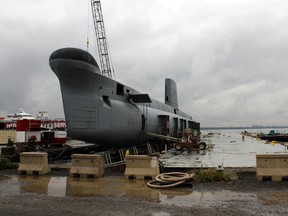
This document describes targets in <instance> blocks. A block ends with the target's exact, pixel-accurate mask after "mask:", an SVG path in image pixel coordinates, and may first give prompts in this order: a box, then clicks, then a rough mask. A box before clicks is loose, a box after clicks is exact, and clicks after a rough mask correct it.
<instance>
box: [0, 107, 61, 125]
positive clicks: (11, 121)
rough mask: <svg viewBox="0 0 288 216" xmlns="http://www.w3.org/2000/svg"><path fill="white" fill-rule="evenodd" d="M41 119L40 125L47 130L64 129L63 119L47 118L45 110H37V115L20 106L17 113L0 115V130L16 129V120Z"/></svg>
mask: <svg viewBox="0 0 288 216" xmlns="http://www.w3.org/2000/svg"><path fill="white" fill-rule="evenodd" d="M24 119H26V120H41V127H42V128H43V129H49V130H55V129H57V130H66V122H65V120H64V119H53V120H52V119H49V116H48V113H47V112H46V111H39V112H38V114H37V117H34V116H32V115H30V114H29V113H26V112H25V111H24V110H23V109H22V108H19V109H18V112H17V113H14V114H8V115H7V117H0V130H16V126H17V121H18V120H24Z"/></svg>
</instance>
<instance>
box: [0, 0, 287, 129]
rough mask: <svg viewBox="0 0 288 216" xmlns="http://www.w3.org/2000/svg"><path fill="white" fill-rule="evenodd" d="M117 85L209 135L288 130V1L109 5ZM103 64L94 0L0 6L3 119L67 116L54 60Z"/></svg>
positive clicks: (152, 0) (162, 0)
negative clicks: (63, 55) (64, 55)
mask: <svg viewBox="0 0 288 216" xmlns="http://www.w3.org/2000/svg"><path fill="white" fill-rule="evenodd" d="M101 2H102V10H103V14H104V21H105V28H106V34H107V38H108V41H109V47H110V52H111V54H112V60H113V66H114V70H115V75H116V79H117V80H118V81H119V82H122V83H123V84H125V85H128V86H130V87H133V88H136V89H138V90H139V91H141V92H143V93H149V94H150V96H151V97H153V98H155V99H157V100H159V101H163V100H164V80H165V78H166V77H169V78H172V79H174V80H175V81H176V83H177V87H178V100H179V108H180V109H181V110H182V111H184V112H186V113H189V114H191V115H192V116H193V118H194V120H196V121H198V122H200V123H201V126H251V125H288V85H287V84H288V75H287V73H288V28H287V25H288V12H287V10H288V1H287V0H233V1H231V0H179V1H174V0H137V1H135V0H117V1H116V0H102V1H101ZM87 36H88V37H89V40H90V47H89V51H90V52H91V53H92V54H93V56H95V58H97V48H96V40H95V33H94V29H93V21H92V15H91V9H90V0H61V1H59V0H40V1H39V0H25V1H23V0H9V1H2V2H1V7H0V75H1V76H0V96H1V97H0V116H1V115H2V116H3V115H6V114H8V113H15V112H16V111H17V109H18V108H19V107H22V108H23V109H24V110H25V111H26V112H28V113H30V114H32V115H36V114H37V113H38V111H43V110H44V111H47V112H48V113H49V116H50V117H51V118H58V117H64V113H63V106H62V98H61V92H60V86H59V82H58V79H57V77H56V76H55V74H54V73H53V72H52V71H51V69H50V67H49V64H48V59H49V56H50V54H51V53H52V52H53V51H54V50H56V49H58V48H62V47H77V48H82V49H85V50H86V40H87Z"/></svg>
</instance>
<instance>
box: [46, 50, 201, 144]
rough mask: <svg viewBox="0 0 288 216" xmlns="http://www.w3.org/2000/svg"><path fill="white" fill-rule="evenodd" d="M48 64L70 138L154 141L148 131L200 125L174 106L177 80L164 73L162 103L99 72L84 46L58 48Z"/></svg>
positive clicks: (178, 131)
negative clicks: (82, 47)
mask: <svg viewBox="0 0 288 216" xmlns="http://www.w3.org/2000/svg"><path fill="white" fill-rule="evenodd" d="M49 65H50V67H51V69H52V71H53V72H54V73H55V75H56V76H57V77H58V79H59V83H60V89H61V94H62V101H63V108H64V114H65V119H66V126H67V135H68V137H70V138H72V139H78V140H82V141H85V142H88V143H94V144H96V145H99V146H101V147H105V148H114V147H117V148H121V147H128V146H134V145H140V144H145V143H147V142H157V140H158V141H159V138H157V137H156V136H152V135H151V134H161V135H164V136H167V137H176V136H178V135H179V134H181V133H183V131H184V130H185V129H187V128H190V129H192V130H193V131H195V130H197V131H198V132H199V131H200V123H198V122H195V121H193V119H192V116H190V115H188V114H186V113H184V112H182V111H180V110H179V108H178V99H177V86H176V83H175V81H173V80H172V79H170V78H166V79H165V99H164V103H162V102H159V101H157V100H155V99H153V98H151V97H150V96H149V94H147V93H140V92H139V91H137V90H136V89H134V88H131V87H129V86H126V85H124V84H122V83H120V82H117V81H116V80H115V79H112V78H110V77H107V76H104V75H103V74H101V71H100V68H99V66H98V64H97V62H96V60H95V59H94V57H93V56H92V55H91V54H90V53H89V52H87V51H85V50H82V49H78V48H72V47H67V48H61V49H58V50H56V51H54V52H53V53H52V54H51V55H50V58H49ZM177 134H178V135H177ZM162 141H163V140H162Z"/></svg>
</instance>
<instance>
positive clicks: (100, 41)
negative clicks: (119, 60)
mask: <svg viewBox="0 0 288 216" xmlns="http://www.w3.org/2000/svg"><path fill="white" fill-rule="evenodd" d="M91 8H92V14H93V21H94V28H95V33H96V39H97V46H98V54H99V60H100V67H101V71H102V74H103V75H105V76H107V77H109V78H112V73H111V71H112V70H111V68H113V67H112V62H111V58H110V56H109V51H108V45H107V41H106V34H105V28H104V22H103V15H102V9H101V3H100V1H99V0H91Z"/></svg>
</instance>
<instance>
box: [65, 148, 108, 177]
mask: <svg viewBox="0 0 288 216" xmlns="http://www.w3.org/2000/svg"><path fill="white" fill-rule="evenodd" d="M71 157H72V163H71V168H70V176H71V177H80V178H96V177H103V176H104V168H103V162H102V158H101V156H100V155H96V154H73V155H72V156H71Z"/></svg>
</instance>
